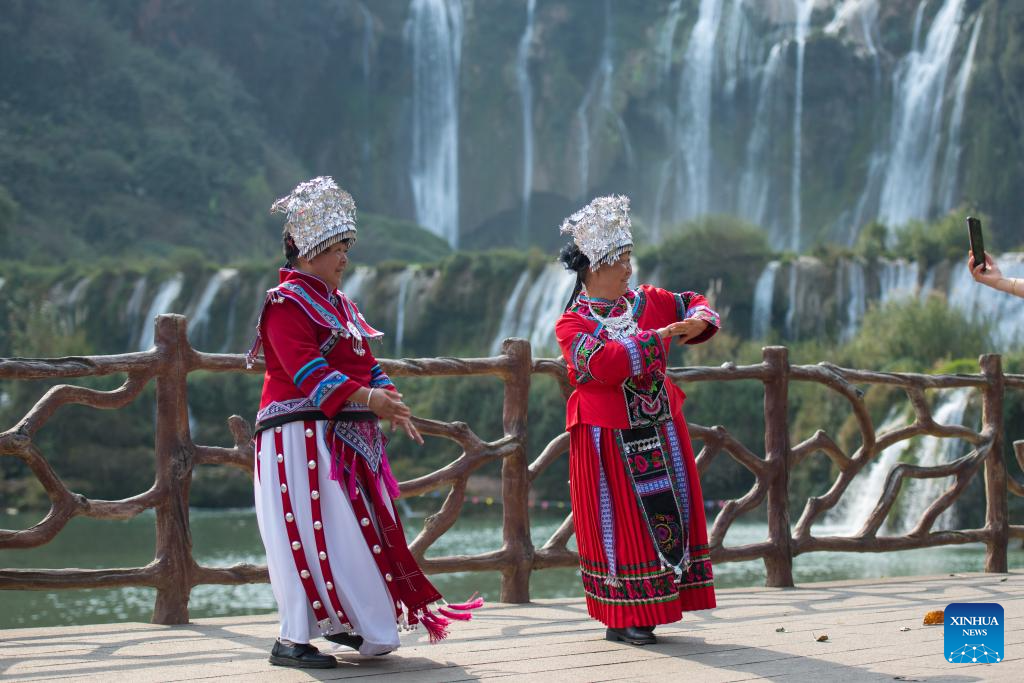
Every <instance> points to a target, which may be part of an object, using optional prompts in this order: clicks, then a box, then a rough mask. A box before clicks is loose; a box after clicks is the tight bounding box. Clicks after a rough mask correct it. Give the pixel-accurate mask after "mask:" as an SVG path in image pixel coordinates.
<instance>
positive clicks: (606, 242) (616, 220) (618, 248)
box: [561, 195, 633, 270]
mask: <svg viewBox="0 0 1024 683" xmlns="http://www.w3.org/2000/svg"><path fill="white" fill-rule="evenodd" d="M561 232H562V234H563V235H572V239H573V241H574V242H575V243H576V246H577V247H579V248H580V251H582V252H583V254H584V255H585V256H586V257H587V258H588V259H589V260H590V269H591V270H597V269H598V268H599V267H600V266H601V265H602V264H611V263H615V261H616V260H618V258H619V257H620V256H622V254H623V253H624V252H626V251H627V250H629V249H632V248H633V232H632V223H630V220H629V197H626V196H625V195H609V196H607V197H595V198H594V199H593V200H591V202H590V203H589V204H587V205H586V206H584V207H583V208H582V209H580V210H579V211H577V212H576V213H574V214H572V215H571V216H569V217H568V218H566V219H565V220H564V221H562V228H561Z"/></svg>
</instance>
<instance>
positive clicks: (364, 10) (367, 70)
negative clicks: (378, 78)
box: [358, 2, 373, 164]
mask: <svg viewBox="0 0 1024 683" xmlns="http://www.w3.org/2000/svg"><path fill="white" fill-rule="evenodd" d="M358 7H359V14H360V17H361V19H362V22H363V44H362V60H363V89H364V90H365V92H364V96H365V99H366V110H365V112H364V115H365V116H366V130H365V131H364V132H363V163H364V164H369V163H370V133H371V130H370V127H371V121H370V94H371V92H372V91H373V81H372V75H373V69H372V66H373V64H372V62H371V61H370V60H371V57H372V55H373V15H372V14H370V10H369V8H368V7H367V6H366V4H365V3H363V2H360V3H359V5H358Z"/></svg>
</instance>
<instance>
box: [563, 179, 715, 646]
mask: <svg viewBox="0 0 1024 683" xmlns="http://www.w3.org/2000/svg"><path fill="white" fill-rule="evenodd" d="M562 232H563V233H567V234H570V235H572V238H573V241H572V242H570V243H569V244H567V245H566V246H565V247H564V248H563V249H562V253H561V256H560V260H561V261H562V263H563V264H564V265H565V266H566V268H567V269H569V270H572V271H574V272H575V273H576V289H575V291H574V292H573V296H572V298H571V299H570V301H569V304H568V306H567V307H566V310H565V313H564V314H563V315H562V317H561V318H560V319H559V321H558V323H557V324H556V326H555V332H556V336H557V337H558V343H559V346H560V347H561V349H562V354H563V356H564V357H565V360H566V363H567V364H568V370H569V381H570V382H571V383H572V385H573V387H574V388H575V391H573V393H572V395H571V396H570V397H569V402H568V408H567V416H566V428H567V429H568V430H569V432H570V449H569V472H570V475H569V476H570V486H571V497H572V509H573V521H574V523H575V527H576V541H577V546H578V548H579V554H580V569H581V572H582V576H583V588H584V591H585V593H586V600H587V608H588V610H589V612H590V615H591V616H592V617H593V618H595V619H597V620H598V621H601V622H602V623H604V624H605V625H606V626H607V627H608V630H607V632H606V637H607V638H608V639H609V640H615V641H625V642H628V643H632V644H634V645H646V644H651V643H655V642H657V640H656V638H655V636H654V627H655V626H657V625H658V624H667V623H672V622H675V621H678V620H680V619H681V618H682V613H683V612H685V611H692V610H699V609H709V608H711V607H714V606H715V591H714V586H713V580H712V574H711V561H710V552H709V549H708V541H707V524H706V521H705V518H704V501H703V496H702V495H701V490H700V482H699V481H698V478H697V467H696V463H695V461H694V456H693V448H692V446H691V444H690V437H689V433H688V432H687V428H686V420H685V419H684V417H683V412H682V406H683V400H684V399H685V398H686V396H685V394H683V392H682V391H681V390H680V389H679V388H678V387H677V386H675V385H674V384H673V383H672V382H671V381H669V380H668V379H667V378H666V377H665V367H666V363H667V358H668V348H667V347H668V344H669V342H670V341H671V338H672V337H675V338H677V339H678V340H679V342H680V343H687V344H698V343H700V342H703V341H706V340H707V339H710V338H711V336H713V335H714V334H715V332H717V331H718V327H719V317H718V314H716V313H715V312H714V311H713V310H711V308H710V307H709V306H708V303H707V301H706V300H705V299H704V297H703V296H701V295H699V294H696V293H694V292H682V293H672V292H668V291H665V290H663V289H659V288H657V287H652V286H650V285H641V286H640V287H637V288H636V289H630V288H629V284H628V283H629V278H630V275H631V274H632V268H631V266H630V255H631V253H632V250H633V237H632V234H631V229H630V220H629V199H628V198H627V197H622V196H611V197H598V198H597V199H594V200H593V201H592V202H591V203H590V204H588V205H587V206H586V207H584V208H583V209H581V210H580V211H578V212H576V213H575V214H573V215H572V216H570V217H569V218H568V219H566V221H565V222H564V223H563V224H562Z"/></svg>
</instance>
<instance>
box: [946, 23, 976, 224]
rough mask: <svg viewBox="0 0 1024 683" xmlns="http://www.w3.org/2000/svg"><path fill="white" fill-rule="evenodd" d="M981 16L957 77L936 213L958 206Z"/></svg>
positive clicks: (973, 31)
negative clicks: (969, 88) (962, 141)
mask: <svg viewBox="0 0 1024 683" xmlns="http://www.w3.org/2000/svg"><path fill="white" fill-rule="evenodd" d="M982 19H983V17H980V16H979V17H978V18H977V19H976V20H975V21H974V30H972V31H971V42H970V43H969V44H968V46H967V55H966V56H965V57H964V61H963V64H961V65H960V72H959V73H958V74H957V76H956V97H955V98H954V100H953V113H952V114H951V115H950V117H949V133H948V134H947V135H946V156H945V161H944V162H943V164H942V187H941V189H940V190H939V210H940V211H942V212H944V213H945V212H948V211H949V210H950V209H952V208H953V207H954V206H956V204H957V196H956V193H957V180H958V178H959V173H960V154H961V152H962V151H963V148H962V147H961V145H960V134H961V129H962V128H963V124H964V109H965V107H966V104H967V86H968V84H969V83H970V80H971V69H972V68H973V67H974V53H975V51H976V50H977V47H978V35H979V34H980V33H981V23H982Z"/></svg>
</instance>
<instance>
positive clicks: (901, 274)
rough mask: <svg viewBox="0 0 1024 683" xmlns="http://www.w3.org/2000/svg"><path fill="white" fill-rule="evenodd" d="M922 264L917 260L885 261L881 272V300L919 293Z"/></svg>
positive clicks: (902, 297)
mask: <svg viewBox="0 0 1024 683" xmlns="http://www.w3.org/2000/svg"><path fill="white" fill-rule="evenodd" d="M920 273H921V266H920V265H919V264H918V263H917V262H916V261H907V260H905V259H896V260H895V261H883V262H882V263H881V270H880V272H879V276H878V278H879V282H878V290H879V300H880V301H881V302H882V303H883V304H886V303H889V302H890V301H898V300H901V299H908V298H911V297H914V296H916V295H917V294H918V282H919V277H920Z"/></svg>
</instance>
